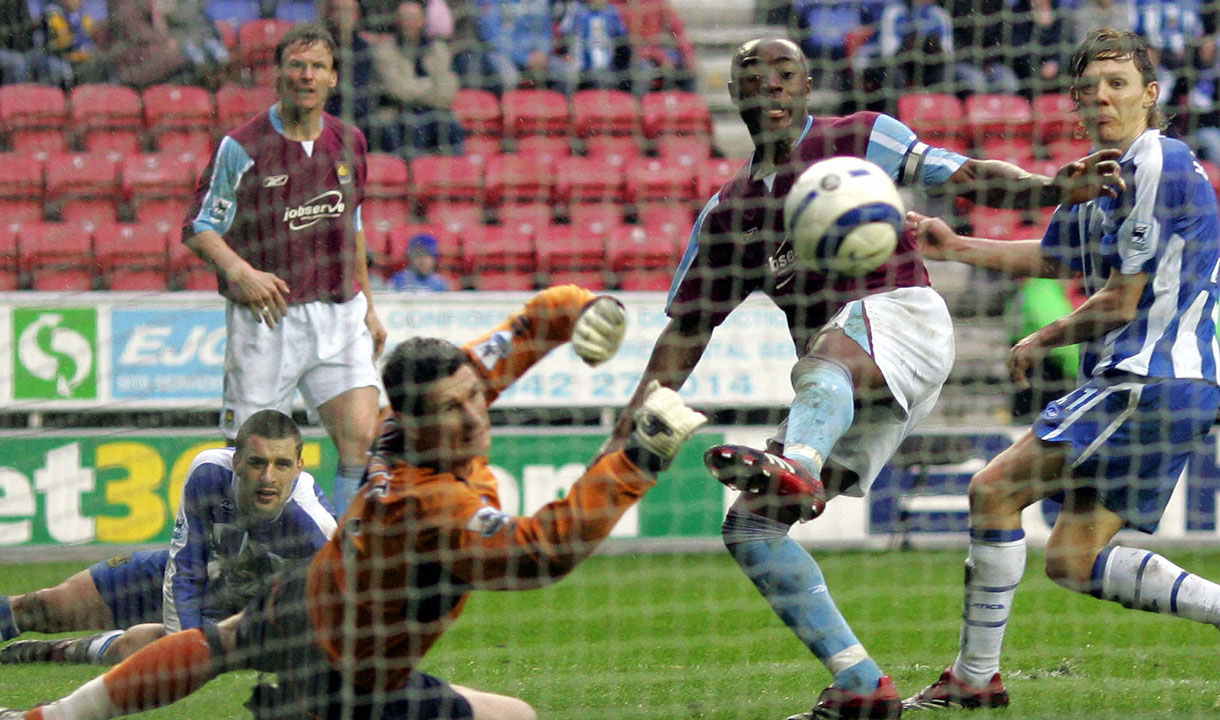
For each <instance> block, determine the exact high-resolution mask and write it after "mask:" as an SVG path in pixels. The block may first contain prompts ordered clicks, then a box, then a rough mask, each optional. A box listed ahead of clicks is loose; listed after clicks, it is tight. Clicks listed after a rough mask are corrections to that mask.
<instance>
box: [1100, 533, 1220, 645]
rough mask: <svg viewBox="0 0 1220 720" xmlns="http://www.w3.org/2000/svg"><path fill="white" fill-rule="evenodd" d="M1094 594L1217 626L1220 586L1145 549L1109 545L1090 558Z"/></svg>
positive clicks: (1141, 608)
mask: <svg viewBox="0 0 1220 720" xmlns="http://www.w3.org/2000/svg"><path fill="white" fill-rule="evenodd" d="M1092 595H1093V596H1094V597H1098V598H1101V599H1103V600H1112V601H1114V602H1116V603H1118V604H1119V605H1122V606H1123V607H1126V608H1134V609H1136V610H1146V611H1148V612H1154V613H1161V614H1164V615H1176V616H1178V617H1183V618H1186V619H1187V620H1194V621H1196V622H1201V623H1211V624H1212V625H1220V585H1217V584H1216V583H1214V582H1212V581H1210V580H1207V579H1205V578H1202V577H1199V576H1198V575H1195V574H1194V573H1189V572H1186V571H1185V570H1183V569H1182V568H1180V567H1178V566H1177V565H1174V564H1173V563H1172V562H1170V561H1169V560H1167V559H1166V558H1164V557H1162V556H1160V555H1157V554H1156V553H1154V552H1149V551H1148V550H1140V549H1138V548H1128V547H1120V546H1111V547H1108V548H1106V549H1105V550H1102V551H1101V553H1100V554H1099V555H1098V556H1097V559H1096V560H1095V561H1093V590H1092Z"/></svg>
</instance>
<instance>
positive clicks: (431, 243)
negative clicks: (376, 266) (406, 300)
mask: <svg viewBox="0 0 1220 720" xmlns="http://www.w3.org/2000/svg"><path fill="white" fill-rule="evenodd" d="M439 260H440V250H439V249H438V247H437V243H436V238H435V237H433V236H431V235H428V234H426V233H420V234H419V235H416V236H415V237H413V238H411V241H410V242H409V243H407V267H406V269H404V270H400V271H398V272H396V273H394V276H393V277H391V278H390V288H391V289H393V290H398V291H400V292H447V291H448V290H449V289H450V288H449V281H448V280H446V279H445V277H444V276H443V275H440V274H438V273H437V272H436V266H437V263H438V262H439Z"/></svg>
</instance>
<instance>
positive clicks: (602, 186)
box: [555, 156, 626, 204]
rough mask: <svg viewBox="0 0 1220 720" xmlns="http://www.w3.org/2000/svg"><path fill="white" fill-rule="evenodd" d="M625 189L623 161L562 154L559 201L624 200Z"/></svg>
mask: <svg viewBox="0 0 1220 720" xmlns="http://www.w3.org/2000/svg"><path fill="white" fill-rule="evenodd" d="M625 192H626V176H625V174H624V172H623V167H622V165H619V164H614V163H610V162H607V161H605V160H604V159H602V158H598V157H580V156H573V157H568V158H562V159H560V160H559V161H558V162H557V163H556V164H555V202H556V204H567V203H582V202H607V201H615V202H621V201H622V200H623V199H624V193H625Z"/></svg>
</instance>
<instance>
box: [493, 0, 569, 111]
mask: <svg viewBox="0 0 1220 720" xmlns="http://www.w3.org/2000/svg"><path fill="white" fill-rule="evenodd" d="M478 22H479V24H478V35H479V39H480V40H481V41H482V42H483V43H484V44H485V49H484V53H485V56H484V61H483V63H482V65H483V67H484V68H485V69H488V70H491V71H493V72H494V73H495V75H496V76H497V77H498V78H499V82H500V84H501V86H502V87H503V88H504V89H506V90H509V89H513V88H517V87H525V88H552V89H556V90H561V91H565V92H566V91H568V90H570V89H571V88H570V87H569V86H568V85H567V83H566V80H567V72H566V65H567V64H566V62H565V61H564V60H563V59H562V58H560V57H559V56H558V55H557V54H556V53H555V42H554V33H553V31H552V26H553V24H554V17H553V16H552V13H551V5H550V2H548V0H479V21H478Z"/></svg>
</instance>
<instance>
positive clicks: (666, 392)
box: [627, 380, 707, 471]
mask: <svg viewBox="0 0 1220 720" xmlns="http://www.w3.org/2000/svg"><path fill="white" fill-rule="evenodd" d="M646 392H647V395H646V396H645V398H644V404H643V405H642V406H641V407H640V409H639V410H636V411H635V431H634V432H632V434H631V437H630V438H629V439H628V441H627V445H628V451H629V452H630V451H631V449H632V448H635V449H636V450H642V451H644V452H645V453H646V454H647V455H649V456H652V457H651V458H649V459H648V462H646V463H644V464H646V465H650V466H651V467H650V469H652V470H654V471H660V470H664V469H665V468H667V467H669V463H670V461H672V460H673V459H674V456H675V455H677V454H678V449H679V448H681V447H682V443H684V442H686V440H687V438H689V437H690V436H691V433H693V432H695V430H697V429H698V428H699V427H700V426H702V425H703V424H704V423H706V422H707V416H706V415H704V414H703V413H701V412H697V411H695V410H691V409H690V408H688V407H687V406H686V403H684V402H682V398H681V397H679V396H678V393H676V392H674V391H673V390H670V389H669V388H667V387H661V383H659V382H657V381H656V380H653V381H652V382H651V383H649V384H648V388H647V391H646Z"/></svg>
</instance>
